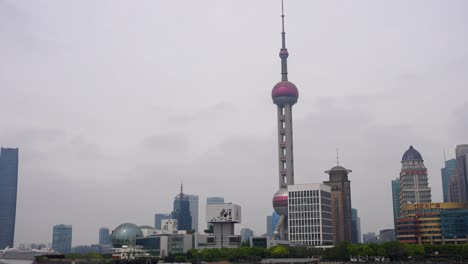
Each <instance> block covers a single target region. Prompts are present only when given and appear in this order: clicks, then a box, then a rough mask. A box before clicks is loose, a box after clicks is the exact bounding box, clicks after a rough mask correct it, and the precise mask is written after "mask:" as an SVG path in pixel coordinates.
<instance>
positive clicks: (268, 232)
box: [266, 215, 273, 237]
mask: <svg viewBox="0 0 468 264" xmlns="http://www.w3.org/2000/svg"><path fill="white" fill-rule="evenodd" d="M271 219H272V216H271V215H267V217H266V227H267V230H266V235H267V236H268V237H271V236H272V235H273V225H272V220H271Z"/></svg>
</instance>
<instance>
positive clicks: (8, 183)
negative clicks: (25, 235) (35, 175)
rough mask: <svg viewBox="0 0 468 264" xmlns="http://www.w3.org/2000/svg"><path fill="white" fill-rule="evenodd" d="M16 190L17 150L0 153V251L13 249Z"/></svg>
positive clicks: (5, 149)
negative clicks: (7, 248)
mask: <svg viewBox="0 0 468 264" xmlns="http://www.w3.org/2000/svg"><path fill="white" fill-rule="evenodd" d="M17 190H18V149H11V148H1V151H0V249H4V248H6V247H13V243H14V237H15V221H16V195H17Z"/></svg>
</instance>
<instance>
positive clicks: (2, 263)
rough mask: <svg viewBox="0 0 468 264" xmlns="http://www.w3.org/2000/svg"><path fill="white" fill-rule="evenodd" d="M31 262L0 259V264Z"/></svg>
mask: <svg viewBox="0 0 468 264" xmlns="http://www.w3.org/2000/svg"><path fill="white" fill-rule="evenodd" d="M32 262H33V261H32V260H18V259H0V264H31V263H32Z"/></svg>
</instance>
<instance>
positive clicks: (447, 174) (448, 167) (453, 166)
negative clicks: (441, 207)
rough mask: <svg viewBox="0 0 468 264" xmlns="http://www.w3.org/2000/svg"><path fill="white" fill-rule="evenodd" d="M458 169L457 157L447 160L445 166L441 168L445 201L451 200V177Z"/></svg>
mask: <svg viewBox="0 0 468 264" xmlns="http://www.w3.org/2000/svg"><path fill="white" fill-rule="evenodd" d="M456 170H457V160H456V159H451V160H446V161H445V167H443V168H442V169H440V174H441V176H442V191H443V195H444V202H450V196H449V184H450V178H451V177H452V176H454V174H455V172H456Z"/></svg>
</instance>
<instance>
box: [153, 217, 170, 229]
mask: <svg viewBox="0 0 468 264" xmlns="http://www.w3.org/2000/svg"><path fill="white" fill-rule="evenodd" d="M171 218H172V216H171V214H155V215H154V228H156V229H159V230H161V221H162V220H165V219H171Z"/></svg>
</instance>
